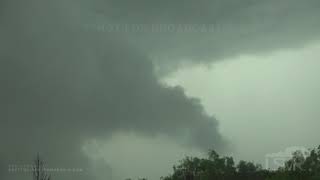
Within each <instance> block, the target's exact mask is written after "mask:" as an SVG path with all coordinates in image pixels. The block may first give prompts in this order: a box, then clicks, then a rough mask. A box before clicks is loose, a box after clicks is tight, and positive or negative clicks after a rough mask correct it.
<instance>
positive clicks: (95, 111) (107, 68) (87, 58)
mask: <svg viewBox="0 0 320 180" xmlns="http://www.w3.org/2000/svg"><path fill="white" fill-rule="evenodd" d="M72 5H73V4H72V3H70V4H68V2H63V1H54V2H53V1H36V0H34V1H28V2H26V1H19V0H16V1H10V2H9V1H5V2H4V7H5V12H4V15H3V17H2V21H1V26H3V27H5V28H3V29H2V30H1V39H4V41H1V65H0V73H1V74H0V82H1V87H2V88H1V90H0V96H1V104H0V109H1V110H0V111H1V113H0V114H1V131H0V137H1V142H2V144H1V165H2V167H1V169H2V170H3V169H7V167H3V166H6V165H9V164H18V165H19V164H21V163H28V162H30V161H29V160H31V159H32V158H33V157H34V155H35V154H36V153H37V152H40V153H41V154H43V155H44V157H46V159H47V161H48V162H50V166H53V167H64V168H69V167H70V168H74V167H79V166H80V167H81V168H84V169H87V168H89V163H88V159H87V158H86V157H85V156H84V155H83V153H82V152H81V147H82V145H83V143H84V142H85V141H87V140H90V139H99V138H108V137H109V136H110V135H111V134H112V133H114V132H119V131H120V132H121V131H124V132H127V131H129V132H136V133H139V134H142V135H145V136H156V135H157V134H166V135H169V136H171V137H173V138H175V139H176V140H177V142H178V143H179V139H180V138H179V137H181V136H184V135H186V136H190V139H189V140H188V142H183V143H185V144H187V145H191V146H196V147H199V148H201V149H203V150H206V149H207V148H211V147H215V148H217V149H223V148H224V146H225V142H224V140H223V138H222V137H221V135H220V134H219V131H218V125H217V124H218V123H217V121H216V120H215V118H214V117H211V116H208V115H207V114H205V112H204V109H203V107H202V106H201V104H200V102H199V100H197V99H192V98H188V97H186V95H185V94H184V92H183V89H182V88H179V87H174V88H171V87H165V86H163V85H161V84H160V83H159V82H158V79H157V77H156V76H155V73H154V67H153V64H152V62H151V60H149V59H148V57H147V55H145V54H144V53H142V52H139V51H137V50H135V49H134V48H133V47H130V46H129V45H127V44H126V43H125V40H124V39H123V38H121V37H117V36H114V35H111V34H106V33H101V34H100V33H97V32H95V31H88V30H87V29H79V27H82V26H81V25H82V23H83V21H81V18H82V16H83V14H82V13H85V12H88V13H90V11H85V12H83V9H81V6H80V7H79V9H77V7H73V6H72ZM73 8H74V9H73ZM69 10H70V11H69ZM80 12H81V13H80ZM79 18H80V19H79ZM182 139H183V138H182ZM2 174H7V175H6V176H7V177H3V178H7V179H10V178H14V177H15V176H14V175H15V174H10V173H9V174H8V172H2ZM58 175H59V176H60V175H61V177H59V176H58V178H62V177H65V178H67V177H69V178H77V179H90V178H93V177H91V176H93V175H92V174H90V173H88V172H87V171H84V172H83V173H75V174H58Z"/></svg>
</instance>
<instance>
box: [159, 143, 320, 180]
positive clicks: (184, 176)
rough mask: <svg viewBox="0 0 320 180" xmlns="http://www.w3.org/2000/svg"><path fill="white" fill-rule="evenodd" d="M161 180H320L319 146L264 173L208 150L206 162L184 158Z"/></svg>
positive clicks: (247, 164)
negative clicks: (307, 153) (282, 165)
mask: <svg viewBox="0 0 320 180" xmlns="http://www.w3.org/2000/svg"><path fill="white" fill-rule="evenodd" d="M161 179H162V180H320V146H319V147H318V148H315V149H312V150H311V151H310V154H309V155H307V156H305V155H304V154H303V153H302V152H301V151H296V152H294V153H293V154H292V158H291V159H290V160H288V161H287V162H286V163H285V165H284V167H280V168H278V169H277V170H270V169H263V168H262V166H261V165H259V164H254V163H253V162H247V161H243V160H241V161H239V163H238V164H237V165H235V163H234V160H233V158H232V157H220V156H219V155H218V153H217V152H216V151H214V150H210V151H209V153H208V158H197V157H186V158H185V159H183V160H182V161H180V164H179V165H177V166H174V167H173V173H172V174H171V175H169V176H166V177H162V178H161Z"/></svg>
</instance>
